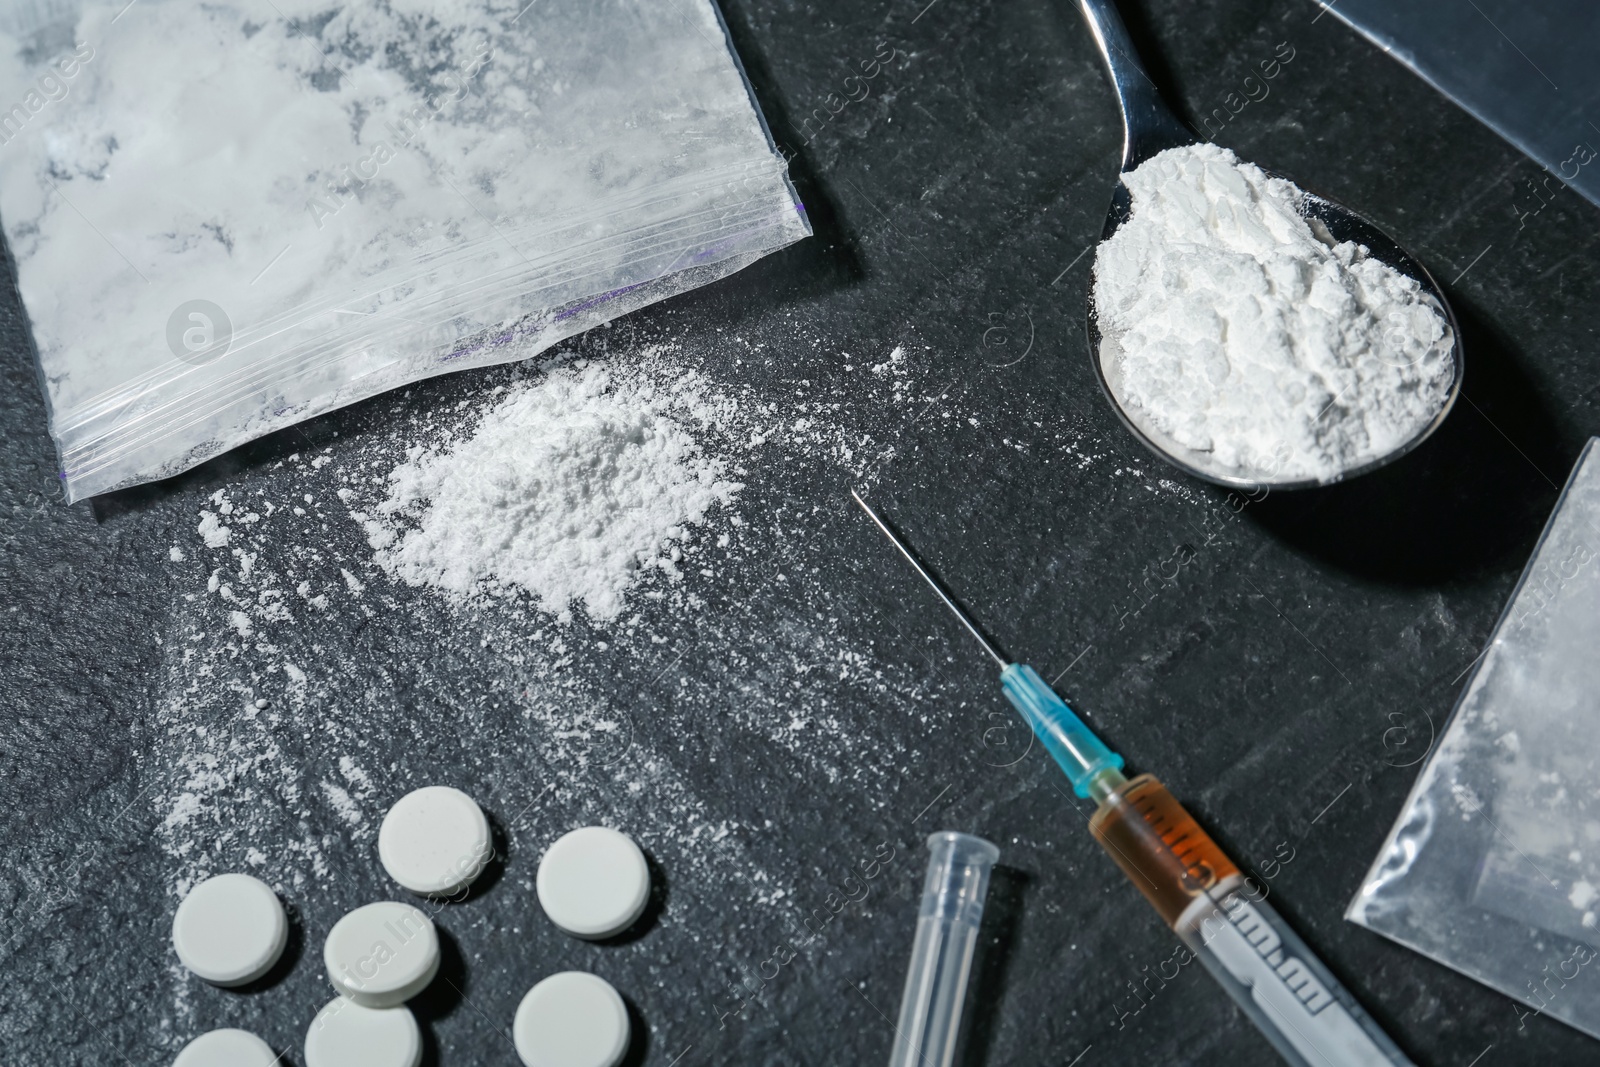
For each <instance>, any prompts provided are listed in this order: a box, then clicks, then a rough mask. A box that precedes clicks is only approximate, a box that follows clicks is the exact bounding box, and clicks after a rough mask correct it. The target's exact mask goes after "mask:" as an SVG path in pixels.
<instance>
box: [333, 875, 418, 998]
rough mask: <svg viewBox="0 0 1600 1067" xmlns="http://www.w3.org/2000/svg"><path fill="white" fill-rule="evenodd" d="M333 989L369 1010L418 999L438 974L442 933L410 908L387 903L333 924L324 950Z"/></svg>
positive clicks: (358, 910) (406, 905)
mask: <svg viewBox="0 0 1600 1067" xmlns="http://www.w3.org/2000/svg"><path fill="white" fill-rule="evenodd" d="M322 962H323V963H324V964H326V965H327V968H328V978H329V980H330V981H332V982H333V988H335V989H337V990H338V991H339V992H340V993H342V994H344V995H345V996H347V997H349V998H350V999H351V1000H353V1001H355V1002H356V1003H357V1004H360V1005H363V1006H364V1007H368V1008H392V1007H394V1006H395V1005H397V1004H403V1003H405V1002H406V1001H408V1000H410V999H411V998H412V997H414V996H416V995H417V994H418V993H420V992H422V990H423V989H424V988H425V987H426V986H427V984H428V983H429V982H431V981H433V976H434V975H435V974H437V973H438V972H439V934H438V932H437V931H436V930H434V928H433V922H432V920H430V919H429V918H428V917H427V916H426V915H424V914H422V912H421V911H419V910H417V909H416V908H413V907H412V906H411V905H410V904H401V903H399V902H398V901H393V900H385V901H380V902H379V903H377V904H368V905H367V906H366V907H364V908H357V909H356V910H355V911H352V912H351V913H350V914H349V915H346V916H345V917H344V918H342V919H340V920H339V921H338V922H336V923H334V924H333V929H332V930H329V931H328V940H327V943H326V944H324V945H323V946H322Z"/></svg>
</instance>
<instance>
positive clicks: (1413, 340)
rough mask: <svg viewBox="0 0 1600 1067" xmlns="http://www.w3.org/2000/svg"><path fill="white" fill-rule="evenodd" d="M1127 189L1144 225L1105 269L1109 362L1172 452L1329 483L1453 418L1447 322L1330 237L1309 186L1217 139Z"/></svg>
mask: <svg viewBox="0 0 1600 1067" xmlns="http://www.w3.org/2000/svg"><path fill="white" fill-rule="evenodd" d="M1123 180H1124V181H1125V182H1126V183H1127V186H1128V191H1129V193H1130V194H1131V199H1132V208H1133V210H1132V214H1131V216H1130V217H1129V219H1128V220H1127V221H1126V222H1125V223H1123V225H1122V226H1121V227H1120V228H1119V229H1118V230H1117V232H1116V233H1115V234H1114V235H1113V236H1112V237H1111V239H1110V240H1109V241H1106V242H1104V243H1103V244H1101V246H1100V248H1099V249H1098V251H1097V253H1096V256H1095V275H1094V300H1095V307H1096V310H1097V313H1098V315H1099V325H1100V330H1101V333H1102V338H1103V340H1102V347H1101V352H1100V359H1101V365H1102V367H1103V368H1104V369H1105V372H1106V378H1107V382H1108V384H1110V386H1111V389H1112V392H1113V393H1114V394H1115V395H1116V396H1117V397H1118V399H1119V400H1120V402H1121V404H1122V407H1123V410H1124V411H1126V412H1127V413H1128V415H1129V417H1130V418H1131V419H1133V421H1134V423H1135V424H1136V425H1138V426H1139V427H1140V428H1141V429H1142V430H1144V431H1145V432H1146V433H1147V434H1149V435H1150V436H1151V437H1152V438H1153V439H1155V440H1156V441H1157V443H1161V444H1168V445H1171V444H1176V445H1177V446H1179V447H1178V448H1176V449H1173V451H1174V452H1176V453H1177V454H1179V455H1180V457H1181V458H1185V459H1187V460H1188V461H1189V462H1190V463H1191V465H1193V466H1195V467H1198V468H1200V469H1202V470H1206V471H1211V472H1214V473H1218V474H1223V475H1233V476H1241V477H1247V478H1254V479H1259V480H1262V481H1268V482H1284V481H1297V480H1302V479H1315V480H1317V481H1321V482H1328V481H1333V480H1336V479H1337V478H1338V477H1339V476H1340V475H1341V474H1343V473H1344V472H1346V471H1349V470H1351V469H1352V468H1354V467H1357V466H1360V465H1361V464H1363V463H1365V462H1367V461H1369V460H1372V459H1376V458H1378V457H1379V456H1382V455H1384V454H1386V453H1388V452H1389V451H1391V450H1393V449H1394V448H1397V447H1399V446H1400V445H1403V444H1405V443H1406V442H1408V441H1409V440H1411V438H1412V437H1414V436H1415V435H1416V434H1417V433H1418V432H1419V431H1420V430H1421V429H1422V428H1423V427H1424V426H1426V425H1427V423H1428V422H1429V421H1430V420H1432V419H1433V418H1434V416H1435V415H1437V414H1438V412H1439V411H1440V409H1441V408H1442V407H1443V405H1444V403H1445V400H1446V398H1447V397H1448V396H1449V393H1450V388H1451V385H1452V383H1453V380H1454V374H1455V370H1454V366H1453V363H1452V360H1451V358H1450V350H1451V345H1452V342H1453V338H1452V335H1451V331H1450V327H1449V324H1448V323H1447V321H1446V319H1445V316H1444V315H1443V314H1442V313H1441V310H1440V309H1439V307H1438V305H1437V304H1436V303H1435V301H1434V300H1433V299H1432V298H1431V297H1429V296H1428V295H1427V294H1425V293H1424V292H1423V291H1422V288H1421V286H1420V285H1419V284H1418V283H1417V282H1416V281H1415V280H1414V279H1411V278H1408V277H1406V276H1404V275H1402V274H1400V273H1399V272H1397V271H1396V270H1394V269H1393V268H1391V267H1389V266H1388V265H1386V264H1384V263H1380V262H1379V261H1378V260H1376V259H1374V258H1371V257H1370V256H1369V255H1368V253H1367V250H1366V249H1365V248H1364V247H1362V246H1360V245H1357V244H1354V243H1353V242H1348V241H1347V242H1345V243H1343V244H1337V245H1335V244H1332V243H1331V242H1329V241H1325V240H1322V239H1320V238H1319V237H1318V236H1317V234H1316V233H1314V232H1313V230H1312V227H1311V225H1310V224H1308V223H1307V221H1306V220H1305V219H1304V218H1303V217H1301V215H1300V213H1299V208H1300V205H1301V203H1302V200H1303V198H1304V196H1305V194H1304V192H1302V191H1301V189H1300V188H1299V187H1298V186H1296V185H1294V184H1293V183H1292V182H1289V181H1285V180H1284V179H1281V178H1273V177H1269V176H1268V175H1267V174H1266V173H1265V172H1263V171H1262V170H1261V168H1260V167H1257V166H1255V165H1253V164H1249V163H1240V162H1239V160H1238V158H1237V157H1235V156H1234V154H1233V153H1232V152H1230V151H1228V150H1227V149H1225V148H1219V147H1218V146H1216V145H1210V144H1201V145H1190V146H1187V147H1183V148H1174V149H1170V150H1168V151H1166V152H1162V153H1160V154H1159V155H1157V156H1154V157H1153V158H1151V159H1149V160H1147V161H1146V162H1145V163H1144V164H1142V165H1141V166H1139V167H1138V168H1137V169H1135V170H1134V171H1133V172H1132V173H1130V174H1127V175H1124V177H1123Z"/></svg>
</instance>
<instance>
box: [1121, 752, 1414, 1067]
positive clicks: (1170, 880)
mask: <svg viewBox="0 0 1600 1067" xmlns="http://www.w3.org/2000/svg"><path fill="white" fill-rule="evenodd" d="M1089 829H1090V832H1091V833H1093V834H1094V837H1095V840H1097V841H1099V842H1100V844H1101V846H1102V847H1104V848H1105V850H1106V852H1107V853H1109V854H1110V856H1111V858H1112V859H1114V860H1115V861H1116V862H1117V865H1118V866H1119V867H1121V868H1122V870H1123V872H1124V873H1126V874H1127V875H1128V878H1129V880H1130V881H1132V882H1133V883H1134V884H1135V885H1136V886H1138V887H1139V888H1140V890H1142V891H1143V892H1144V895H1145V897H1146V898H1147V899H1149V901H1150V903H1151V904H1152V905H1154V906H1155V909H1156V911H1158V912H1159V913H1160V914H1161V917H1162V919H1164V920H1166V922H1167V924H1168V925H1169V926H1171V927H1172V929H1173V930H1174V931H1175V932H1176V933H1177V935H1178V937H1179V938H1180V939H1182V941H1183V943H1184V945H1185V947H1186V948H1188V950H1189V952H1190V953H1192V958H1196V959H1199V960H1200V962H1201V963H1202V964H1203V965H1204V966H1205V968H1206V970H1207V971H1209V972H1210V973H1211V975H1212V977H1214V978H1216V979H1217V981H1218V982H1219V983H1221V985H1222V987H1223V989H1225V990H1226V991H1227V993H1228V995H1229V996H1230V997H1232V998H1233V1000H1234V1002H1235V1003H1236V1004H1238V1005H1239V1007H1240V1008H1241V1009H1242V1010H1243V1011H1244V1013H1245V1014H1246V1015H1248V1016H1249V1017H1250V1020H1251V1021H1252V1022H1254V1023H1255V1024H1256V1027H1257V1028H1258V1029H1259V1030H1260V1031H1261V1032H1262V1034H1263V1035H1265V1036H1266V1038H1267V1040H1268V1041H1270V1042H1272V1045H1273V1047H1274V1048H1276V1049H1277V1050H1278V1052H1279V1054H1281V1055H1282V1056H1283V1058H1284V1060H1285V1061H1286V1062H1288V1063H1290V1064H1292V1065H1294V1067H1386V1065H1409V1064H1410V1063H1411V1061H1410V1060H1408V1059H1407V1058H1406V1056H1405V1053H1403V1052H1401V1051H1400V1048H1399V1046H1397V1045H1396V1044H1395V1043H1394V1042H1393V1041H1391V1040H1390V1039H1389V1037H1388V1035H1387V1034H1385V1033H1384V1032H1383V1031H1382V1030H1381V1029H1379V1028H1378V1024H1377V1023H1376V1022H1375V1021H1374V1020H1373V1019H1372V1017H1371V1016H1370V1015H1368V1014H1367V1013H1366V1012H1365V1011H1364V1010H1362V1008H1361V1005H1359V1004H1357V1003H1356V1001H1355V998H1354V997H1352V996H1351V995H1350V994H1349V993H1348V992H1346V991H1345V989H1344V987H1343V986H1342V985H1340V984H1339V981H1338V979H1336V978H1334V976H1333V974H1332V973H1331V972H1330V971H1329V970H1328V969H1327V967H1325V966H1323V964H1322V961H1321V960H1319V959H1317V957H1316V956H1315V955H1314V954H1313V953H1312V952H1311V949H1310V948H1308V947H1307V946H1306V944H1305V942H1304V941H1301V940H1300V938H1299V936H1298V935H1296V934H1295V932H1294V931H1293V930H1291V929H1290V928H1289V927H1288V926H1287V925H1286V924H1285V923H1284V921H1283V920H1282V919H1281V918H1279V916H1278V913H1277V912H1275V911H1274V910H1273V909H1272V908H1271V907H1269V906H1268V905H1267V902H1266V893H1265V891H1264V890H1263V889H1262V888H1261V887H1259V886H1253V885H1252V884H1251V883H1249V882H1248V881H1247V880H1246V879H1245V878H1244V876H1243V875H1242V874H1241V873H1240V871H1239V868H1238V867H1237V866H1236V865H1235V864H1234V862H1233V861H1232V860H1230V859H1229V858H1228V857H1227V855H1226V854H1225V853H1224V852H1223V851H1222V849H1220V848H1219V847H1217V844H1216V842H1214V841H1212V840H1211V837H1210V835H1208V834H1207V833H1206V832H1205V831H1204V830H1203V829H1201V827H1200V824H1199V823H1197V822H1195V820H1194V817H1193V816H1191V815H1190V814H1189V813H1188V812H1187V811H1185V810H1184V809H1183V806H1182V805H1180V804H1179V803H1178V802H1177V800H1176V799H1175V798H1174V797H1173V796H1172V794H1171V793H1169V792H1168V791H1167V789H1166V787H1165V786H1163V785H1162V784H1161V783H1160V782H1158V781H1156V779H1155V778H1153V777H1152V776H1150V775H1148V774H1142V775H1139V776H1138V777H1137V778H1134V779H1131V780H1130V781H1128V782H1126V783H1124V784H1123V785H1121V786H1119V787H1118V788H1116V789H1115V790H1113V791H1112V793H1111V794H1110V795H1109V796H1108V797H1106V799H1105V800H1104V801H1103V802H1102V803H1101V805H1100V808H1099V810H1098V811H1096V812H1095V813H1094V816H1093V818H1091V819H1090V820H1089ZM1188 962H1189V960H1187V959H1185V960H1182V961H1180V963H1179V966H1182V965H1183V964H1186V963H1188ZM1174 977H1175V975H1174ZM1158 980H1162V981H1164V980H1168V979H1167V978H1166V976H1164V975H1163V976H1161V977H1160V978H1159V979H1158Z"/></svg>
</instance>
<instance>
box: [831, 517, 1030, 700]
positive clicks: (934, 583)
mask: <svg viewBox="0 0 1600 1067" xmlns="http://www.w3.org/2000/svg"><path fill="white" fill-rule="evenodd" d="M850 495H851V496H852V497H854V498H855V501H856V503H857V504H860V505H861V510H862V511H865V512H866V513H867V516H868V517H869V518H871V519H872V521H873V522H874V523H876V524H877V526H878V529H880V530H882V531H883V536H885V537H887V538H888V539H889V541H890V542H891V543H892V544H893V545H894V547H896V548H898V549H899V550H900V554H901V555H902V556H904V557H905V558H906V561H907V562H909V563H910V564H911V566H913V567H915V568H916V571H917V573H918V574H920V575H922V580H923V581H925V582H927V583H928V588H930V589H932V590H933V591H934V592H935V593H938V594H939V599H940V600H942V601H944V606H945V607H947V608H949V609H950V610H951V611H952V612H953V613H954V614H955V617H956V618H958V619H960V620H961V625H962V626H965V627H966V628H967V631H968V632H969V633H971V634H972V636H973V637H976V638H977V639H978V643H979V644H980V645H982V646H983V650H984V651H985V652H987V653H989V655H991V656H993V657H994V661H995V662H996V663H998V664H1000V666H1001V668H1002V669H1003V668H1005V667H1009V666H1010V665H1011V661H1010V660H1008V659H1006V658H1005V657H1004V656H1002V655H1001V654H1000V650H999V649H997V648H995V647H994V642H993V641H990V640H989V638H988V637H986V636H984V633H983V631H982V630H980V629H978V624H977V623H975V622H973V621H972V617H971V616H970V615H968V614H967V613H966V612H965V611H964V610H962V607H961V605H960V604H958V603H956V599H955V597H953V596H951V595H950V591H949V590H947V589H946V588H945V587H944V586H943V585H941V584H940V583H939V579H937V578H935V577H934V576H933V575H932V574H931V573H929V571H928V568H926V567H924V566H923V565H922V561H921V560H919V559H918V558H917V556H916V553H914V552H912V551H911V547H910V546H909V545H907V544H906V543H905V542H904V541H902V540H900V537H899V535H898V534H896V533H895V532H894V531H893V530H892V529H890V528H889V524H888V523H886V522H884V521H883V519H882V518H880V517H879V515H878V513H877V512H876V511H873V510H872V505H871V504H868V503H867V502H866V501H865V500H862V499H861V494H860V493H858V492H856V491H855V490H854V489H852V490H850Z"/></svg>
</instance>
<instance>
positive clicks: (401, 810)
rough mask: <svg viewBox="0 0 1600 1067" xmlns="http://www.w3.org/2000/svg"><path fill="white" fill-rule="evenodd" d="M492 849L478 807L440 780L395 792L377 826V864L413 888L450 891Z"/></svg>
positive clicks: (467, 881)
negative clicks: (392, 802) (402, 793)
mask: <svg viewBox="0 0 1600 1067" xmlns="http://www.w3.org/2000/svg"><path fill="white" fill-rule="evenodd" d="M492 851H493V850H492V848H491V846H490V839H489V820H488V819H486V818H484V817H483V810H482V809H481V808H479V807H478V805H477V804H476V803H474V802H473V799H472V798H471V797H469V796H467V794H465V793H463V792H462V791H461V790H459V789H451V788H450V787H449V786H445V785H430V786H425V787H423V788H422V789H418V790H415V791H413V792H410V793H407V794H406V795H405V796H403V797H401V798H400V799H399V800H398V801H397V802H396V803H395V805H394V807H392V808H390V809H389V814H387V815H385V816H384V817H383V826H382V827H381V828H380V829H379V830H378V859H380V860H382V861H383V869H384V870H386V871H388V872H389V877H391V878H393V879H394V880H395V881H397V882H399V883H400V884H401V885H403V886H405V887H406V888H407V889H409V890H411V891H412V892H413V893H425V894H428V895H430V896H450V895H452V894H454V893H457V892H459V891H460V890H463V889H465V888H466V887H467V886H469V885H471V884H472V881H473V879H475V878H477V877H478V875H480V874H482V873H483V868H484V865H485V864H487V863H488V862H489V856H490V854H491V853H492Z"/></svg>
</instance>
